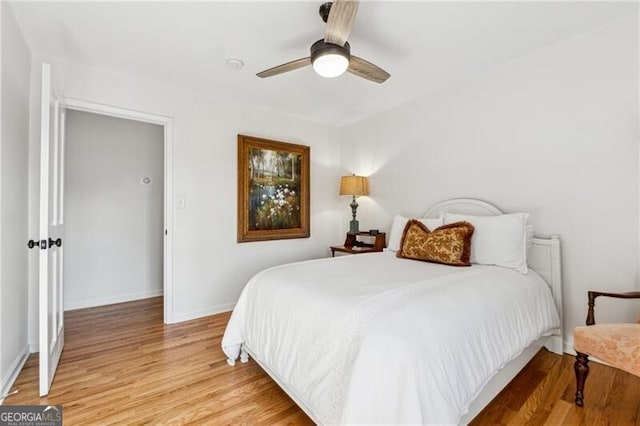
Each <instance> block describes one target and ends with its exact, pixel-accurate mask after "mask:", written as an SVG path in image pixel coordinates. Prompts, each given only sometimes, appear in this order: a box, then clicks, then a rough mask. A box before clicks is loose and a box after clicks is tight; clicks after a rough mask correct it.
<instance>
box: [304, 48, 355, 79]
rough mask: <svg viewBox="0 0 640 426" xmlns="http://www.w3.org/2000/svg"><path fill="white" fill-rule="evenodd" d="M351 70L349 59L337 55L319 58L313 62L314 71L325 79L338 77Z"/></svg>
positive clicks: (329, 54) (330, 54)
mask: <svg viewBox="0 0 640 426" xmlns="http://www.w3.org/2000/svg"><path fill="white" fill-rule="evenodd" d="M347 68H349V59H348V58H347V57H346V56H344V55H340V54H337V53H327V54H325V55H321V56H318V57H317V58H316V59H315V60H314V61H313V70H314V71H315V72H316V73H317V74H318V75H320V76H322V77H325V78H334V77H338V76H340V75H342V74H344V72H345V71H346V70H347Z"/></svg>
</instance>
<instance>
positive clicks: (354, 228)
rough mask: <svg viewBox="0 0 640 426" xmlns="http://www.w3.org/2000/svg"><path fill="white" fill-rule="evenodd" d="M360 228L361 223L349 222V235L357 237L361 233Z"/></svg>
mask: <svg viewBox="0 0 640 426" xmlns="http://www.w3.org/2000/svg"><path fill="white" fill-rule="evenodd" d="M358 228H359V223H358V221H357V220H355V219H354V220H352V221H350V222H349V232H348V233H349V234H350V235H356V234H357V233H358V232H360V230H359V229H358Z"/></svg>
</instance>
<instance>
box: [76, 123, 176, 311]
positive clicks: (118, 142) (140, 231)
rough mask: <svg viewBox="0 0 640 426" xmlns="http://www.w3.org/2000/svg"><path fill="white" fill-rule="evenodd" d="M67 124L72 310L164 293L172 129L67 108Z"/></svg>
mask: <svg viewBox="0 0 640 426" xmlns="http://www.w3.org/2000/svg"><path fill="white" fill-rule="evenodd" d="M65 129H66V132H65V133H66V147H65V148H66V152H65V232H64V244H65V258H64V260H65V265H64V290H65V292H64V306H65V310H69V309H79V308H86V307H90V306H100V305H107V304H110V303H118V302H124V301H129V300H136V299H143V298H146V297H152V296H158V295H161V294H162V290H163V285H162V283H163V281H162V279H163V278H162V273H163V268H162V266H163V259H162V256H163V240H164V215H163V210H164V190H163V186H164V181H163V179H164V177H163V176H164V173H163V169H164V128H163V127H162V126H159V125H156V124H150V123H143V122H140V121H133V120H126V119H122V118H116V117H109V116H105V115H98V114H92V113H89V112H82V111H74V110H67V112H66V127H65ZM145 177H148V178H150V179H151V183H150V184H143V183H142V179H143V178H145Z"/></svg>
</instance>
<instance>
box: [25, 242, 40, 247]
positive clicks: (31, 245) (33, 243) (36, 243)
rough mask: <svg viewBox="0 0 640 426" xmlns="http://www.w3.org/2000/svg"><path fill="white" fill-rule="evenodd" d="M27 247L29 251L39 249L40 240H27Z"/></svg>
mask: <svg viewBox="0 0 640 426" xmlns="http://www.w3.org/2000/svg"><path fill="white" fill-rule="evenodd" d="M27 247H29V248H30V249H32V248H39V247H40V240H29V241H28V242H27Z"/></svg>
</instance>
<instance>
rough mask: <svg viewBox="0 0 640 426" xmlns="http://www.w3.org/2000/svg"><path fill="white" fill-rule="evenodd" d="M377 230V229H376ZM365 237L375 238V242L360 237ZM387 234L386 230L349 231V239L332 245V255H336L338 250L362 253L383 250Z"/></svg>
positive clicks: (340, 251)
mask: <svg viewBox="0 0 640 426" xmlns="http://www.w3.org/2000/svg"><path fill="white" fill-rule="evenodd" d="M376 231H377V230H376ZM358 237H363V238H364V239H369V240H371V239H373V242H365V241H361V240H359V239H358ZM385 242H386V234H385V233H384V232H377V233H376V234H372V233H371V231H369V232H358V233H357V234H349V233H347V239H346V240H345V241H344V245H342V246H331V247H330V248H331V257H335V255H336V252H339V253H349V254H360V253H374V252H379V251H382V250H383V249H384V248H385V245H386V244H385Z"/></svg>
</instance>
